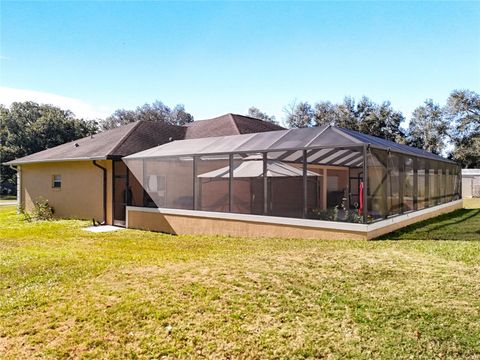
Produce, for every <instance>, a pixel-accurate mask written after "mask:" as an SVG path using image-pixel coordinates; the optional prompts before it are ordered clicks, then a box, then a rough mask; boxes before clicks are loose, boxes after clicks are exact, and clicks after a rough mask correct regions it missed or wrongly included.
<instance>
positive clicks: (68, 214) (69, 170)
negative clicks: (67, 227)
mask: <svg viewBox="0 0 480 360" xmlns="http://www.w3.org/2000/svg"><path fill="white" fill-rule="evenodd" d="M97 163H98V164H99V165H100V166H103V167H105V168H106V169H107V222H108V223H110V224H111V223H112V206H111V204H112V162H111V161H110V160H102V161H97ZM21 170H22V171H21V177H22V179H21V192H22V206H23V207H24V208H25V210H26V211H27V212H30V211H32V208H33V204H34V202H35V201H36V200H37V199H39V198H41V197H42V198H44V199H47V200H48V202H49V204H50V205H51V206H52V207H53V208H54V210H55V217H59V218H77V219H92V218H95V219H96V220H99V221H100V220H102V218H103V185H102V184H103V172H102V171H101V170H100V169H99V168H97V167H95V166H94V165H93V163H92V161H65V162H51V163H40V164H27V165H22V166H21ZM53 175H61V176H62V187H61V189H54V188H52V176H53Z"/></svg>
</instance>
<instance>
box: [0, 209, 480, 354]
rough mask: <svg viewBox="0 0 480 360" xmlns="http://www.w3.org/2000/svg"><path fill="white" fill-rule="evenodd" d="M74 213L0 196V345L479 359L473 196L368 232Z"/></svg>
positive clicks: (478, 248)
mask: <svg viewBox="0 0 480 360" xmlns="http://www.w3.org/2000/svg"><path fill="white" fill-rule="evenodd" d="M86 225H88V223H86V222H82V221H73V220H62V221H52V222H37V223H25V222H22V221H20V220H19V217H18V216H17V215H16V214H15V210H14V207H10V206H8V207H0V357H1V358H6V359H23V358H29V357H34V356H36V357H40V358H42V357H44V358H79V357H82V358H146V359H152V358H161V357H163V356H164V357H165V358H255V359H264V358H288V359H295V358H298V359H300V358H322V357H327V358H346V357H355V358H365V359H371V358H408V359H433V358H463V359H465V358H471V359H479V358H480V295H479V294H480V276H479V271H480V266H479V264H480V210H479V209H477V210H475V209H471V210H459V211H456V212H455V213H453V214H450V215H445V216H442V217H441V218H439V219H437V220H435V221H433V220H432V221H427V222H426V223H424V224H422V226H420V225H415V226H413V227H411V228H409V229H407V230H404V231H401V232H397V233H394V234H392V235H390V236H389V238H388V239H394V240H384V241H369V242H366V241H315V240H301V239H292V240H280V239H261V238H258V239H239V238H228V237H198V236H197V237H193V236H170V235H162V234H157V233H149V232H142V231H134V230H124V231H118V232H115V233H107V234H91V233H87V232H84V231H82V230H81V228H82V227H83V226H86ZM412 239H413V240H412ZM420 239H421V240H420ZM430 239H436V240H430Z"/></svg>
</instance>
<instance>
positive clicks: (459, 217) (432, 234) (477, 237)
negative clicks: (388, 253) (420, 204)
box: [376, 209, 480, 241]
mask: <svg viewBox="0 0 480 360" xmlns="http://www.w3.org/2000/svg"><path fill="white" fill-rule="evenodd" d="M421 239H424V240H471V241H480V209H459V210H456V211H453V212H451V213H448V214H443V215H440V216H437V217H434V218H432V219H428V220H424V221H421V222H418V223H415V224H412V225H410V226H407V227H405V228H403V229H399V230H397V231H394V232H392V233H389V234H386V235H383V236H380V237H378V238H377V239H376V240H421Z"/></svg>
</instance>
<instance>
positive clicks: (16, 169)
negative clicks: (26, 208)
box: [10, 165, 22, 213]
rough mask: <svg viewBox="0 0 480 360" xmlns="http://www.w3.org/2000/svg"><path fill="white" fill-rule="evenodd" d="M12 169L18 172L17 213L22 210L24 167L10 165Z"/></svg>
mask: <svg viewBox="0 0 480 360" xmlns="http://www.w3.org/2000/svg"><path fill="white" fill-rule="evenodd" d="M10 169H12V170H15V171H16V172H17V213H21V212H22V168H21V167H20V166H18V167H15V166H13V165H10Z"/></svg>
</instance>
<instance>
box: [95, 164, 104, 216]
mask: <svg viewBox="0 0 480 360" xmlns="http://www.w3.org/2000/svg"><path fill="white" fill-rule="evenodd" d="M93 165H95V166H96V167H98V168H99V169H101V170H102V171H103V222H102V225H103V224H106V223H107V169H106V168H104V167H103V166H100V165H98V164H97V160H93Z"/></svg>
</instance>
